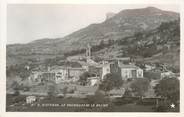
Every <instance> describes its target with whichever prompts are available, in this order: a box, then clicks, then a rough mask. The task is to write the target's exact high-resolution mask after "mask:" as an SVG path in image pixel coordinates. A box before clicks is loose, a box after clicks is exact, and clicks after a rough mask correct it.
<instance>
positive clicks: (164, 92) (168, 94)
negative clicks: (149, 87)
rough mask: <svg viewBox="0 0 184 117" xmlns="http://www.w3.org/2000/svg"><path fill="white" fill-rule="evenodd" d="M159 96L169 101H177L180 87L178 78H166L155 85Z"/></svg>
mask: <svg viewBox="0 0 184 117" xmlns="http://www.w3.org/2000/svg"><path fill="white" fill-rule="evenodd" d="M154 89H155V93H156V95H157V96H161V97H163V98H165V99H166V100H167V101H171V102H172V103H176V102H177V101H178V100H179V95H180V93H179V92H180V87H179V80H178V79H176V78H164V79H162V80H160V82H159V83H158V84H157V85H156V86H155V87H154Z"/></svg>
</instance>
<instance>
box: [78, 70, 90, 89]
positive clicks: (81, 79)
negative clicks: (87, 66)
mask: <svg viewBox="0 0 184 117" xmlns="http://www.w3.org/2000/svg"><path fill="white" fill-rule="evenodd" d="M90 76H91V73H89V72H84V73H83V74H81V75H80V77H79V80H78V82H79V83H80V84H81V85H83V86H84V85H87V83H88V80H87V79H88V77H90Z"/></svg>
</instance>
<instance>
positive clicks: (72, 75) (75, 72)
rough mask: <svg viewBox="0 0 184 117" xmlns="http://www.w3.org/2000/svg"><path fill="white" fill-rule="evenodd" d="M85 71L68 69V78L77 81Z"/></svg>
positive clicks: (82, 69)
mask: <svg viewBox="0 0 184 117" xmlns="http://www.w3.org/2000/svg"><path fill="white" fill-rule="evenodd" d="M85 71H86V69H84V68H72V67H70V68H68V77H69V78H74V79H75V80H77V79H79V76H80V75H81V74H82V73H84V72H85Z"/></svg>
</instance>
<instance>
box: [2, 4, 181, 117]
mask: <svg viewBox="0 0 184 117" xmlns="http://www.w3.org/2000/svg"><path fill="white" fill-rule="evenodd" d="M183 3H184V1H183V0H1V1H0V74H1V75H0V76H1V77H0V117H1V116H2V117H20V116H23V117H33V116H48V117H50V116H54V117H59V116H68V117H72V116H84V117H85V116H88V117H94V116H105V117H111V116H115V117H116V116H125V117H130V116H134V117H148V116H151V117H161V116H162V117H163V116H167V117H182V116H184V93H183V92H184V91H183V90H184V81H183V79H182V77H183V76H184V69H182V68H183V61H182V60H184V56H183V48H184V45H183V44H184V42H183V36H184V35H183V33H181V38H180V40H181V43H180V44H181V46H180V48H181V49H180V62H181V63H180V74H181V78H180V102H181V103H180V113H156V112H154V113H152V112H141V113H137V112H108V113H105V112H90V113H89V112H88V113H86V112H85V113H83V112H77V113H76V112H50V113H49V112H6V110H5V107H6V106H5V104H6V103H5V102H6V99H5V94H6V74H5V73H6V72H5V70H6V37H7V35H6V34H7V32H6V15H7V14H6V6H7V4H179V5H180V8H181V9H180V16H181V17H180V21H181V26H180V27H181V32H183V27H184V24H183V23H184V21H183V19H184V15H183V13H184V12H183V11H184V6H183ZM182 107H183V108H182Z"/></svg>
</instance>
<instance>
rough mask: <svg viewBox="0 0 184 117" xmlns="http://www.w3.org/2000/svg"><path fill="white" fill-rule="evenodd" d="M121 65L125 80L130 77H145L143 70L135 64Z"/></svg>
mask: <svg viewBox="0 0 184 117" xmlns="http://www.w3.org/2000/svg"><path fill="white" fill-rule="evenodd" d="M119 67H120V69H121V77H122V79H123V80H126V79H130V78H143V70H142V69H141V68H139V67H137V66H135V65H134V64H129V65H125V64H121V65H119Z"/></svg>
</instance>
